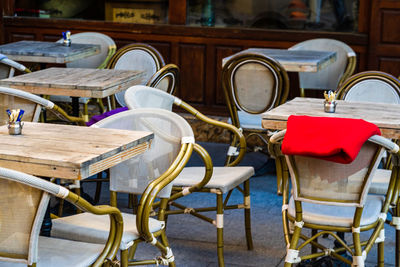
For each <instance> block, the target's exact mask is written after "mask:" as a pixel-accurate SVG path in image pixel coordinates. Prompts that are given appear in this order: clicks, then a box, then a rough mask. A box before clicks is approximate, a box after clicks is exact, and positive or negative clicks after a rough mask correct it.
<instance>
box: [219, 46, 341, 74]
mask: <svg viewBox="0 0 400 267" xmlns="http://www.w3.org/2000/svg"><path fill="white" fill-rule="evenodd" d="M244 53H259V54H263V55H266V56H269V57H272V58H273V59H275V60H276V61H278V62H279V63H280V64H281V65H282V66H283V67H284V68H285V70H286V71H293V72H317V71H320V70H322V69H323V68H325V67H326V66H328V65H329V64H331V63H333V62H335V61H336V52H331V51H313V50H287V49H269V48H249V49H246V50H243V51H240V52H238V53H236V54H234V55H232V56H236V55H240V54H244ZM232 56H229V57H226V58H224V59H222V66H224V65H225V63H226V62H227V61H228V60H229V59H230V58H231V57H232Z"/></svg>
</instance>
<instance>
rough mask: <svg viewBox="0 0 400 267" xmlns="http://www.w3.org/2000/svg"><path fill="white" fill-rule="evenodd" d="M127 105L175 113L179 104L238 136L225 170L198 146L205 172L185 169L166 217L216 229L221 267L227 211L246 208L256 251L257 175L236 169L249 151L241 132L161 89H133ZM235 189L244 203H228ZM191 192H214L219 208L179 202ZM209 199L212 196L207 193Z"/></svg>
mask: <svg viewBox="0 0 400 267" xmlns="http://www.w3.org/2000/svg"><path fill="white" fill-rule="evenodd" d="M125 102H126V104H127V106H128V107H129V109H134V110H137V109H138V110H140V109H141V108H149V107H152V108H162V109H165V110H172V106H173V105H176V106H177V107H179V108H182V109H184V110H185V111H186V112H189V113H190V114H192V115H194V116H195V117H196V118H197V119H199V120H202V121H204V122H206V123H209V124H211V125H214V126H217V127H221V128H225V129H227V130H229V131H230V132H231V133H232V134H234V135H235V136H236V138H237V139H236V140H238V147H230V148H229V150H230V151H231V152H232V153H234V154H235V155H236V156H235V160H233V161H232V162H230V163H228V164H227V165H226V166H224V167H213V168H212V163H211V158H210V156H209V155H208V153H207V151H205V150H204V149H202V148H201V147H200V146H198V148H199V152H200V153H199V155H200V157H201V158H202V160H203V162H204V163H205V166H206V169H204V167H185V168H184V169H183V170H182V172H181V173H180V174H179V176H178V177H177V178H176V180H174V191H175V193H174V194H173V195H172V196H171V198H170V205H171V210H170V211H167V212H166V214H190V215H193V216H195V217H197V218H200V219H201V220H203V221H206V222H208V223H212V224H213V225H214V226H215V227H216V228H217V253H218V263H219V266H224V237H223V229H224V217H225V215H224V210H229V209H244V221H245V234H246V242H247V249H249V250H251V249H253V240H252V236H251V220H250V219H251V218H250V177H252V176H253V174H254V168H253V167H248V166H236V165H237V164H239V162H240V161H241V160H242V158H243V156H244V154H245V152H246V140H245V138H244V136H243V134H242V132H241V131H240V130H239V129H237V128H236V127H234V126H233V125H231V124H227V123H224V122H221V121H216V120H213V119H210V118H208V117H206V116H205V115H203V114H201V113H200V112H199V111H198V110H196V109H195V108H193V107H191V106H190V105H188V104H187V103H185V102H184V101H182V100H181V99H179V98H177V97H174V96H173V95H170V94H168V93H166V92H163V91H162V90H159V89H155V88H151V87H147V86H141V85H137V86H132V87H131V88H129V89H128V90H127V91H126V93H125ZM208 165H211V166H208ZM235 189H236V190H237V191H238V192H240V193H242V194H243V203H230V202H229V199H230V196H231V193H232V192H233V191H234V190H235ZM191 193H211V194H212V195H216V198H217V199H216V200H217V201H216V206H214V207H196V205H195V204H194V207H187V206H185V205H182V204H181V203H179V202H178V201H176V200H178V199H180V198H182V197H184V196H186V195H189V194H191ZM224 194H225V199H224ZM208 196H210V195H209V194H208ZM172 207H173V208H172ZM207 211H213V212H216V217H215V219H213V218H210V217H208V216H206V215H205V214H204V212H207Z"/></svg>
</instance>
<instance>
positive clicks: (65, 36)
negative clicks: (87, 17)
mask: <svg viewBox="0 0 400 267" xmlns="http://www.w3.org/2000/svg"><path fill="white" fill-rule="evenodd" d="M62 37H63V39H64V41H63V45H64V46H71V32H70V31H65V32H62Z"/></svg>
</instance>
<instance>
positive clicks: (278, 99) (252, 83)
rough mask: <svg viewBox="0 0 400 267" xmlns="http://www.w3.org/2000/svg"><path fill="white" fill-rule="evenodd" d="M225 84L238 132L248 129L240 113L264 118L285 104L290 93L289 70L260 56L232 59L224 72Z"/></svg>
mask: <svg viewBox="0 0 400 267" xmlns="http://www.w3.org/2000/svg"><path fill="white" fill-rule="evenodd" d="M222 83H223V88H224V92H225V98H226V102H227V106H228V109H229V112H230V115H231V118H232V123H233V125H235V126H236V127H238V128H241V127H244V128H247V127H246V126H245V125H241V124H247V123H246V122H245V121H243V120H240V121H239V117H238V111H242V112H241V113H242V114H240V115H242V116H243V118H244V117H245V116H246V115H254V114H261V113H263V112H265V111H267V110H269V109H271V108H274V107H276V106H278V105H280V104H281V103H283V102H285V101H286V98H287V96H288V92H289V79H288V76H287V73H286V71H285V69H284V68H283V67H282V66H281V65H280V64H279V63H278V62H277V61H276V60H274V59H273V58H271V57H268V56H265V55H262V54H257V53H246V54H239V55H236V56H233V57H232V58H230V59H229V60H228V61H227V62H226V63H225V65H224V67H223V70H222ZM240 115H239V116H240ZM247 117H251V116H247ZM247 117H246V118H247ZM247 119H250V118H247ZM247 119H246V121H247ZM260 120H261V119H260ZM249 128H252V127H249ZM259 128H261V124H260V125H259Z"/></svg>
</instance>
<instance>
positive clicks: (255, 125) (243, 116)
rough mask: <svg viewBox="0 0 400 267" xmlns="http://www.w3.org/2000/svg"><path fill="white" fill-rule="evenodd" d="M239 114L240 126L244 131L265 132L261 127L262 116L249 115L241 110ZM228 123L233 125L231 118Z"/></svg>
mask: <svg viewBox="0 0 400 267" xmlns="http://www.w3.org/2000/svg"><path fill="white" fill-rule="evenodd" d="M237 113H238V117H239V122H240V126H241V127H242V128H243V129H251V130H260V131H265V129H264V128H262V126H261V114H249V113H247V112H244V111H241V110H239V111H238V112H237ZM228 123H230V124H232V120H231V118H229V119H228Z"/></svg>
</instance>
